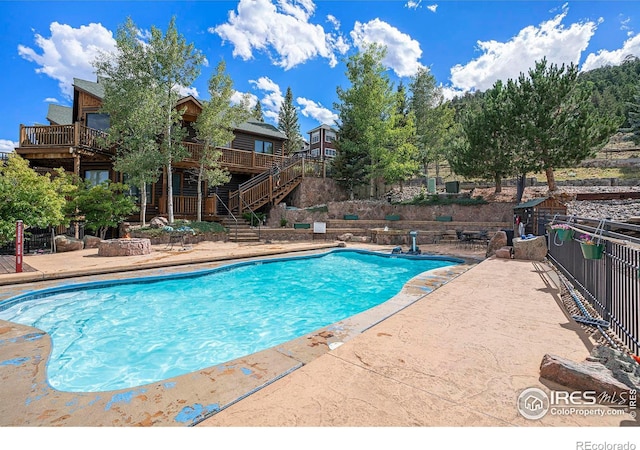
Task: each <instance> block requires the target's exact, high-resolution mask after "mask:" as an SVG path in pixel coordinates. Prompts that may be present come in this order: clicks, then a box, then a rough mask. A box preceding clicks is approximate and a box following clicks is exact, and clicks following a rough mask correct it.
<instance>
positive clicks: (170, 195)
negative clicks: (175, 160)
mask: <svg viewBox="0 0 640 450" xmlns="http://www.w3.org/2000/svg"><path fill="white" fill-rule="evenodd" d="M167 178H168V179H167V213H168V214H169V223H170V224H173V168H172V167H171V158H169V162H168V163H167Z"/></svg>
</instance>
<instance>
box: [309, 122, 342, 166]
mask: <svg viewBox="0 0 640 450" xmlns="http://www.w3.org/2000/svg"><path fill="white" fill-rule="evenodd" d="M337 133H338V132H337V130H335V129H334V128H332V127H330V126H329V125H327V124H322V125H320V126H319V127H316V128H314V129H313V130H311V131H308V132H307V134H308V135H309V148H308V149H307V150H306V152H305V153H306V154H307V155H308V156H310V157H312V158H319V159H321V160H325V159H331V158H335V156H336V147H335V140H336V137H337Z"/></svg>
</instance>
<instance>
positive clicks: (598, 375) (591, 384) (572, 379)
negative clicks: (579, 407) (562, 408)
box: [540, 354, 632, 398]
mask: <svg viewBox="0 0 640 450" xmlns="http://www.w3.org/2000/svg"><path fill="white" fill-rule="evenodd" d="M540 377H542V378H545V379H547V380H549V381H553V382H554V383H558V384H560V385H562V386H565V387H567V388H569V389H571V390H576V391H596V392H597V393H598V394H602V393H606V394H607V395H608V396H610V398H611V397H614V396H615V397H617V398H625V397H626V398H628V391H629V390H630V389H632V388H631V387H630V386H627V385H626V384H624V383H623V382H621V381H619V380H617V379H616V378H615V377H614V376H613V373H612V372H611V370H609V369H607V368H606V367H605V366H604V365H603V364H601V363H599V362H594V361H583V362H579V363H578V362H575V361H571V360H569V359H566V358H562V357H560V356H555V355H549V354H547V355H544V357H543V358H542V363H541V365H540Z"/></svg>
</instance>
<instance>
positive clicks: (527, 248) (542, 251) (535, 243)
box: [513, 236, 547, 261]
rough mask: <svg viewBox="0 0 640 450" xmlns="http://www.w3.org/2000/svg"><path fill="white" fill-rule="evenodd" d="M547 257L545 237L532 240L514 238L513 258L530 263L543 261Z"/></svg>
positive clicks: (536, 237)
mask: <svg viewBox="0 0 640 450" xmlns="http://www.w3.org/2000/svg"><path fill="white" fill-rule="evenodd" d="M546 256H547V240H546V239H545V237H544V236H535V237H533V238H530V239H522V238H513V257H514V258H515V259H525V260H528V261H542V260H544V258H545V257H546Z"/></svg>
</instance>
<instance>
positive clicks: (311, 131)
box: [307, 123, 338, 134]
mask: <svg viewBox="0 0 640 450" xmlns="http://www.w3.org/2000/svg"><path fill="white" fill-rule="evenodd" d="M320 129H324V130H329V131H333V132H335V133H337V132H338V130H336V129H335V128H333V127H332V126H330V125H327V124H326V123H323V124H322V125H320V126H317V127H315V128H314V129H313V130H309V131H307V134H311V133H313V132H314V131H317V130H320Z"/></svg>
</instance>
